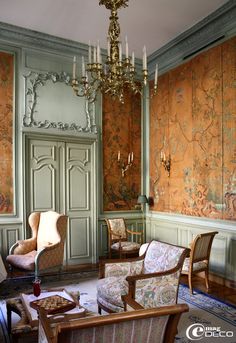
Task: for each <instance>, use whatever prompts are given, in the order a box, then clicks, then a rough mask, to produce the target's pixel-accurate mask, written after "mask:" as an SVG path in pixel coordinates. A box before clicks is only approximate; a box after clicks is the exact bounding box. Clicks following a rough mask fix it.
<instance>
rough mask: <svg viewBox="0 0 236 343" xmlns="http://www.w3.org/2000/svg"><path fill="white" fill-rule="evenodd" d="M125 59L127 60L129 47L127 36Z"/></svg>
mask: <svg viewBox="0 0 236 343" xmlns="http://www.w3.org/2000/svg"><path fill="white" fill-rule="evenodd" d="M125 57H126V58H129V45H128V38H127V36H125Z"/></svg>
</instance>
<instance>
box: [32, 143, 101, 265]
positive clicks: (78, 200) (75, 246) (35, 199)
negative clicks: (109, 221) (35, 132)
mask: <svg viewBox="0 0 236 343" xmlns="http://www.w3.org/2000/svg"><path fill="white" fill-rule="evenodd" d="M94 144H95V143H93V142H89V143H86V142H85V143H84V142H82V143H81V142H80V143H78V142H63V141H59V140H50V139H48V140H45V139H34V138H32V137H31V138H28V139H27V140H26V151H27V155H26V157H27V158H26V160H27V164H26V180H27V181H26V182H27V183H26V208H27V215H29V213H31V212H34V211H40V212H41V211H48V210H54V211H57V212H60V213H65V214H66V215H67V216H68V228H67V237H66V244H65V254H64V256H65V264H84V263H94V262H96V216H95V198H96V197H95V194H94V192H95V189H96V187H95V184H94V182H95V181H94V180H95V178H94ZM49 229H50V228H49Z"/></svg>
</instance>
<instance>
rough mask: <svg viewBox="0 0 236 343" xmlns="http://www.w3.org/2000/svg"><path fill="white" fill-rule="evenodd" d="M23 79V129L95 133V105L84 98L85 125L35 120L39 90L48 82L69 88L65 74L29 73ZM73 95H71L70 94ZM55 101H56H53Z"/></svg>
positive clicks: (69, 83) (68, 80)
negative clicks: (62, 84) (61, 84)
mask: <svg viewBox="0 0 236 343" xmlns="http://www.w3.org/2000/svg"><path fill="white" fill-rule="evenodd" d="M24 78H25V85H26V87H25V89H26V91H25V114H24V116H23V126H24V127H34V128H44V129H50V128H53V129H59V130H63V131H69V130H70V131H77V132H86V133H97V126H96V123H95V104H94V101H93V100H90V99H88V98H85V99H84V100H85V101H84V115H85V117H86V125H85V126H82V125H81V124H80V123H79V122H78V123H74V122H73V123H67V122H62V121H50V120H47V119H46V120H42V121H41V120H37V119H36V118H35V115H36V113H37V115H38V116H40V115H41V114H40V113H39V112H38V111H37V109H36V107H37V105H38V104H39V89H40V87H43V86H45V85H47V83H48V82H50V81H51V82H52V84H56V83H59V82H61V83H64V84H65V85H66V86H71V76H70V75H69V74H67V73H66V72H61V73H60V74H58V73H55V72H47V73H37V72H32V71H30V72H29V74H28V75H24ZM72 94H73V93H72ZM55 101H56V99H55Z"/></svg>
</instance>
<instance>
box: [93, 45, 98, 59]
mask: <svg viewBox="0 0 236 343" xmlns="http://www.w3.org/2000/svg"><path fill="white" fill-rule="evenodd" d="M93 63H97V50H96V46H95V47H94V48H93Z"/></svg>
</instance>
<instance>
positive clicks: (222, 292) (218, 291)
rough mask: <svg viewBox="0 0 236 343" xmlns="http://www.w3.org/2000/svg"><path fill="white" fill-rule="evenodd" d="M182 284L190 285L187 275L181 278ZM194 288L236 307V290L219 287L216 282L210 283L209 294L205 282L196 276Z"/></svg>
mask: <svg viewBox="0 0 236 343" xmlns="http://www.w3.org/2000/svg"><path fill="white" fill-rule="evenodd" d="M181 283H184V284H188V278H187V276H185V275H182V276H181ZM193 288H195V289H197V290H200V291H202V292H204V293H207V294H209V295H212V296H214V297H216V298H218V299H219V300H221V301H225V302H227V303H230V304H233V305H236V289H235V288H229V287H225V286H222V285H219V284H218V283H216V282H212V281H210V289H209V290H208V292H207V289H206V286H205V280H204V279H203V278H201V277H198V276H194V278H193Z"/></svg>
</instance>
